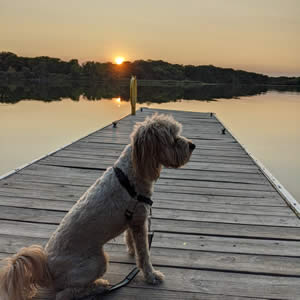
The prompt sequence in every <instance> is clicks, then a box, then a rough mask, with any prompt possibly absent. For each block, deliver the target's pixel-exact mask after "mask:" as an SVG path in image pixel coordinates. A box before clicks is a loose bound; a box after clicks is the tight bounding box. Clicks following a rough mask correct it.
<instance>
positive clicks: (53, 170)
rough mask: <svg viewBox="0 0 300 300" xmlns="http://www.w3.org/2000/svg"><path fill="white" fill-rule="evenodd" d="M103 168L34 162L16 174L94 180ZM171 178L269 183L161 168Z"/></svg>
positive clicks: (257, 178)
mask: <svg viewBox="0 0 300 300" xmlns="http://www.w3.org/2000/svg"><path fill="white" fill-rule="evenodd" d="M103 171H104V170H103V169H101V168H99V169H98V170H94V169H87V168H72V167H62V166H51V165H43V164H38V163H36V164H34V165H31V166H28V167H27V168H25V169H23V170H21V171H19V172H18V174H16V175H19V174H26V175H32V176H54V177H59V178H61V179H62V180H64V179H65V180H68V179H73V178H74V177H75V178H82V179H86V180H90V178H93V180H96V179H97V178H98V177H100V176H101V175H102V173H103ZM16 175H14V176H16ZM164 178H172V179H182V178H184V179H185V180H194V181H200V180H209V181H222V182H236V183H247V184H258V185H270V183H269V182H268V181H267V179H266V178H265V177H264V176H263V175H262V174H249V173H237V172H214V171H206V170H184V169H177V170H176V172H174V171H172V170H171V169H163V170H162V172H161V176H160V179H159V180H158V182H160V181H161V179H164Z"/></svg>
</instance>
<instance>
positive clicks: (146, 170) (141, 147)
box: [131, 122, 161, 181]
mask: <svg viewBox="0 0 300 300" xmlns="http://www.w3.org/2000/svg"><path fill="white" fill-rule="evenodd" d="M131 146H132V163H133V168H134V170H135V172H136V174H137V176H142V177H143V178H145V179H146V180H150V181H154V180H157V179H158V177H159V175H160V171H161V164H160V163H159V159H158V158H159V148H160V147H159V146H160V145H159V140H158V137H157V135H156V134H155V130H153V128H151V126H147V124H145V122H142V123H137V124H136V125H135V127H134V130H133V132H132V134H131Z"/></svg>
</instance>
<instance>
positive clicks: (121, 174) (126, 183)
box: [114, 167, 153, 220]
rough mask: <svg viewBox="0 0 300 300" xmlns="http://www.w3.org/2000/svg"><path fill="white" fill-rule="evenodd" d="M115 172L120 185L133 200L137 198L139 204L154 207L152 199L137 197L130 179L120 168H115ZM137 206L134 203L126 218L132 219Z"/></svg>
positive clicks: (127, 211)
mask: <svg viewBox="0 0 300 300" xmlns="http://www.w3.org/2000/svg"><path fill="white" fill-rule="evenodd" d="M114 171H115V174H116V176H117V178H118V180H119V182H120V184H121V185H122V186H123V187H124V188H125V189H126V191H127V192H128V194H129V195H130V196H131V197H132V198H135V199H136V200H137V201H138V202H143V203H146V204H148V205H150V206H152V204H153V201H152V200H151V199H150V198H148V197H145V196H143V195H137V193H136V191H135V188H134V186H133V185H131V184H130V182H129V179H128V177H127V176H126V175H125V174H124V172H123V171H122V170H121V169H120V168H118V167H114ZM136 204H137V202H136V203H134V204H133V205H132V207H130V208H127V209H126V212H125V216H126V218H127V219H129V220H130V219H132V216H133V213H134V211H135V208H136Z"/></svg>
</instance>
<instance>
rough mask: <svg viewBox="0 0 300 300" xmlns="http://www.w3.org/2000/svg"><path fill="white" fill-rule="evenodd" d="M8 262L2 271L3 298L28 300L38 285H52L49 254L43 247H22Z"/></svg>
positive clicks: (0, 295)
mask: <svg viewBox="0 0 300 300" xmlns="http://www.w3.org/2000/svg"><path fill="white" fill-rule="evenodd" d="M6 262H7V265H6V266H5V267H4V268H3V270H1V273H0V299H1V300H27V299H28V298H31V297H33V295H34V294H35V293H36V291H37V287H38V286H40V287H49V286H51V283H52V278H51V275H50V272H49V268H48V263H47V254H46V253H45V251H44V249H43V248H42V247H40V246H36V245H33V246H30V247H27V248H22V249H21V250H20V251H19V252H18V253H17V254H16V255H14V256H12V257H10V258H7V259H6Z"/></svg>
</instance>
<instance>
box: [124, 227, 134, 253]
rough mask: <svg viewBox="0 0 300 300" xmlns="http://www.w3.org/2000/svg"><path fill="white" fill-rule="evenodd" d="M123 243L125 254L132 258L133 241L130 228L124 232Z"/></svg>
mask: <svg viewBox="0 0 300 300" xmlns="http://www.w3.org/2000/svg"><path fill="white" fill-rule="evenodd" d="M125 243H126V245H127V252H128V253H129V255H131V256H134V254H135V251H134V239H133V235H132V231H131V229H130V228H128V229H127V230H126V231H125Z"/></svg>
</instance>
